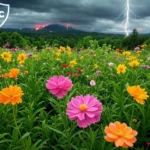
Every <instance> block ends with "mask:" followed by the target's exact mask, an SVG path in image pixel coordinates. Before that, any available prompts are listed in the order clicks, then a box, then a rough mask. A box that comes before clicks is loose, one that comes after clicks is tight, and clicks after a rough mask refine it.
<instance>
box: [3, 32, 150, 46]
mask: <svg viewBox="0 0 150 150" xmlns="http://www.w3.org/2000/svg"><path fill="white" fill-rule="evenodd" d="M7 42H9V43H10V48H15V47H20V48H25V47H27V46H30V47H37V48H38V49H41V48H43V46H45V45H48V46H58V47H59V46H67V45H68V46H70V47H71V48H88V47H90V46H91V44H92V45H93V46H92V47H98V46H102V45H103V44H107V45H111V46H113V47H114V48H122V49H134V48H135V47H136V46H138V45H141V44H143V43H146V44H150V35H139V34H138V32H137V30H136V29H134V30H133V32H132V33H131V34H130V35H129V36H128V37H124V36H123V35H115V34H99V33H18V32H5V31H1V32H0V47H3V46H4V45H5V44H6V43H7Z"/></svg>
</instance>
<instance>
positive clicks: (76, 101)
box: [66, 95, 103, 128]
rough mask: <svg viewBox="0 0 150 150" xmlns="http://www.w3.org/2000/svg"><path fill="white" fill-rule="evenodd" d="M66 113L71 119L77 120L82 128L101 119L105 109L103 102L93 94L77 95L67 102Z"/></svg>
mask: <svg viewBox="0 0 150 150" xmlns="http://www.w3.org/2000/svg"><path fill="white" fill-rule="evenodd" d="M67 107H68V108H67V112H66V114H67V115H68V116H69V119H70V120H77V124H78V126H79V127H80V128H86V127H87V126H89V125H91V124H94V123H97V122H99V121H100V117H101V113H102V110H103V106H102V103H101V102H100V101H99V100H98V99H97V98H96V97H94V96H92V95H86V96H82V95H81V96H76V97H75V98H72V99H71V102H69V103H68V104H67Z"/></svg>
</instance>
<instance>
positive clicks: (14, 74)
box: [0, 68, 28, 79]
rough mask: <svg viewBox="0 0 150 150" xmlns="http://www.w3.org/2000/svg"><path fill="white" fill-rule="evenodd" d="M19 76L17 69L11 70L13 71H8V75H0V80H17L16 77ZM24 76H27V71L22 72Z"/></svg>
mask: <svg viewBox="0 0 150 150" xmlns="http://www.w3.org/2000/svg"><path fill="white" fill-rule="evenodd" d="M19 74H20V70H19V69H18V68H13V69H10V71H9V72H8V73H4V74H2V75H0V78H5V79H6V78H14V79H17V78H18V76H19ZM24 74H25V75H26V74H28V71H27V70H26V71H24Z"/></svg>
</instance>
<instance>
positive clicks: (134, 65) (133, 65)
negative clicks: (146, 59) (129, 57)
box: [129, 60, 140, 68]
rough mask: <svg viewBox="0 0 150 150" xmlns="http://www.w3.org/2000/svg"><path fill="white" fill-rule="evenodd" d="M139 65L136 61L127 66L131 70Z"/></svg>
mask: <svg viewBox="0 0 150 150" xmlns="http://www.w3.org/2000/svg"><path fill="white" fill-rule="evenodd" d="M139 64H140V63H139V62H138V61H137V60H133V61H131V62H129V66H131V67H133V68H135V67H137V66H139Z"/></svg>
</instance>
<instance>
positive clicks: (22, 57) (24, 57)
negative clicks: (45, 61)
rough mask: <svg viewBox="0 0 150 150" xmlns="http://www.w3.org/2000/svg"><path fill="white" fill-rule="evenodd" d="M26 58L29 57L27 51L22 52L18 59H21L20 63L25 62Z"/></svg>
mask: <svg viewBox="0 0 150 150" xmlns="http://www.w3.org/2000/svg"><path fill="white" fill-rule="evenodd" d="M26 59H27V56H26V54H25V53H21V54H19V56H18V57H17V60H18V61H19V64H23V63H24V62H25V60H26Z"/></svg>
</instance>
